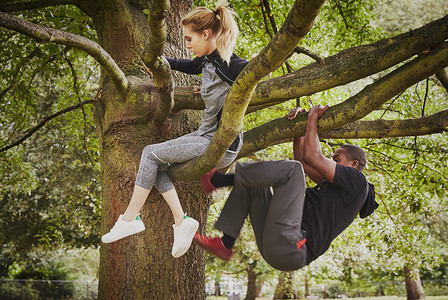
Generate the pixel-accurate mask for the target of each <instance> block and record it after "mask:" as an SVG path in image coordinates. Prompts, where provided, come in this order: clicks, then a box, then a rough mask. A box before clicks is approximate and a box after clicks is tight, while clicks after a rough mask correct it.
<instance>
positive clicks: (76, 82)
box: [64, 57, 95, 166]
mask: <svg viewBox="0 0 448 300" xmlns="http://www.w3.org/2000/svg"><path fill="white" fill-rule="evenodd" d="M64 59H65V61H66V62H67V64H68V65H69V67H70V70H71V72H72V76H73V89H74V90H75V93H76V98H78V103H82V100H81V96H80V95H79V86H78V75H77V74H76V70H75V68H74V67H73V64H72V62H71V61H70V59H68V58H67V57H64ZM81 111H82V115H83V121H84V134H83V136H82V141H83V146H84V151H85V152H86V154H87V158H88V159H89V161H90V163H91V164H92V166H94V165H95V164H94V162H93V160H92V158H91V157H90V153H89V148H88V147H87V140H86V135H87V121H86V120H87V115H86V111H85V110H84V106H81Z"/></svg>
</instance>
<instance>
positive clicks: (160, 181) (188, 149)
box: [135, 132, 241, 194]
mask: <svg viewBox="0 0 448 300" xmlns="http://www.w3.org/2000/svg"><path fill="white" fill-rule="evenodd" d="M209 143H210V139H209V138H206V137H204V136H202V135H199V134H197V132H193V133H190V134H187V135H184V136H181V137H178V138H176V139H173V140H169V141H166V142H163V143H159V144H153V145H148V146H146V147H145V148H144V149H143V152H142V157H141V159H140V166H139V169H138V173H137V178H136V180H135V184H136V185H138V186H141V187H143V188H145V189H148V190H151V188H152V187H153V186H155V187H156V188H157V190H158V191H159V192H160V193H161V194H163V193H165V192H168V191H170V190H172V189H174V185H173V182H172V181H171V178H170V177H169V176H168V174H167V172H166V170H167V169H168V167H169V166H170V165H171V164H174V163H183V162H186V161H189V160H191V159H193V158H196V157H199V156H200V155H202V154H203V153H204V151H205V149H206V148H207V146H208V144H209ZM239 148H241V145H240V147H239ZM238 150H239V149H238ZM237 154H238V152H236V153H229V152H227V153H226V154H225V155H224V157H223V159H222V161H221V162H220V164H219V165H218V166H217V167H218V168H224V167H227V166H228V165H230V164H231V163H232V162H233V161H234V160H235V158H236V155H237Z"/></svg>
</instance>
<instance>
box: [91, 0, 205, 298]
mask: <svg viewBox="0 0 448 300" xmlns="http://www.w3.org/2000/svg"><path fill="white" fill-rule="evenodd" d="M102 5H103V7H104V8H105V10H104V14H97V16H98V18H101V19H96V18H95V17H94V22H95V24H97V26H96V28H97V30H98V31H99V32H98V36H99V37H100V38H99V40H100V44H101V45H102V47H103V48H105V49H106V50H107V51H108V53H109V54H110V55H111V57H112V58H113V59H114V60H115V61H116V62H117V65H119V66H120V68H121V69H122V70H123V71H124V72H125V74H126V78H127V80H128V81H129V83H130V85H129V86H130V88H129V91H128V92H127V93H126V94H125V95H124V96H123V95H122V94H120V93H117V92H116V90H115V88H114V85H112V83H111V82H110V81H109V80H108V77H107V76H104V74H103V76H102V82H101V93H100V95H101V96H100V98H99V101H98V104H97V105H96V113H95V121H96V124H97V128H98V135H99V138H100V145H101V166H102V187H103V203H102V224H101V228H102V232H103V233H105V232H107V231H108V230H110V228H111V227H112V226H113V224H114V223H115V221H116V220H117V218H118V216H119V214H122V213H123V212H124V211H125V209H126V207H127V204H128V202H129V200H130V198H131V195H132V191H133V187H134V182H135V176H136V173H137V170H138V165H139V161H140V155H141V153H142V149H143V148H144V147H145V146H146V145H149V144H153V143H158V142H163V141H165V140H168V139H173V138H176V137H178V136H181V135H184V134H186V133H189V132H191V131H193V130H194V129H195V128H197V126H198V123H199V121H200V119H199V118H198V116H199V115H198V113H197V112H185V111H183V112H180V113H178V114H176V115H175V116H174V117H173V119H172V122H173V124H172V127H171V130H170V131H169V132H166V133H165V134H164V135H163V136H161V135H160V134H159V132H158V131H156V130H151V128H152V127H151V122H152V120H153V118H154V114H155V109H156V107H157V103H158V101H159V100H160V97H159V94H158V93H157V92H156V91H155V88H154V84H153V81H152V78H151V75H150V74H149V73H148V71H147V69H146V67H145V65H144V63H143V59H142V58H141V57H140V53H142V52H143V50H144V48H145V46H146V45H145V43H146V41H145V36H146V35H147V32H148V31H149V26H148V22H147V18H146V16H145V15H144V14H143V13H142V11H141V9H137V8H136V7H134V6H132V5H129V4H128V2H127V1H118V0H117V1H113V2H107V1H102ZM171 7H172V8H171V9H172V11H176V12H178V14H169V16H168V19H167V20H166V21H167V23H168V24H169V25H168V26H167V30H168V31H169V32H168V35H167V36H168V41H167V46H166V50H165V53H164V54H165V55H167V56H176V57H187V54H186V53H185V52H183V50H182V36H181V30H180V25H179V24H180V23H179V18H180V15H183V14H185V13H186V12H187V11H188V10H190V9H191V7H192V1H171ZM148 8H149V7H148ZM179 53H181V54H179ZM173 77H174V79H175V80H176V81H177V82H182V83H183V84H185V83H190V84H191V83H192V82H191V80H190V81H189V79H188V78H187V77H186V76H182V75H179V74H174V75H173ZM175 187H176V190H177V192H178V194H179V197H180V199H181V203H182V206H183V209H184V211H185V212H187V213H188V215H190V216H192V217H194V218H195V219H197V220H198V221H199V222H200V224H201V226H205V224H206V222H207V212H208V208H209V206H210V201H209V199H208V198H207V197H206V196H205V195H204V194H203V193H202V192H201V190H200V186H199V185H198V183H197V182H193V181H190V182H175ZM141 218H142V220H143V222H144V223H145V226H146V230H145V231H144V232H142V233H139V234H137V235H134V236H130V237H127V238H125V239H122V240H119V241H117V242H115V243H112V244H101V249H100V257H101V258H100V274H99V294H98V299H108V300H109V299H205V273H204V269H205V262H204V252H203V251H202V250H200V249H199V248H198V247H196V246H194V245H193V246H192V247H191V249H190V250H189V251H188V252H187V253H186V254H185V255H183V256H182V257H180V258H177V259H175V258H173V257H172V256H171V248H172V243H173V229H172V224H173V217H172V214H171V211H170V209H169V207H168V205H167V204H166V203H165V201H164V200H163V198H162V197H161V196H160V194H159V193H158V191H157V190H155V189H153V190H152V191H151V193H150V195H149V197H148V199H147V200H146V203H145V205H144V207H143V209H142V211H141Z"/></svg>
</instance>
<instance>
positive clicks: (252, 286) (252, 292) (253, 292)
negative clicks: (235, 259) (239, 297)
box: [244, 260, 257, 300]
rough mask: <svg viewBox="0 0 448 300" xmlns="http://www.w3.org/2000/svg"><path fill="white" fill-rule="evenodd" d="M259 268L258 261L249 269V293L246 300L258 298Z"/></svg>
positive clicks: (251, 264) (250, 265)
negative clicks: (257, 270)
mask: <svg viewBox="0 0 448 300" xmlns="http://www.w3.org/2000/svg"><path fill="white" fill-rule="evenodd" d="M256 266H257V261H256V260H255V261H253V262H252V263H250V264H249V266H248V267H247V292H246V298H244V299H245V300H255V297H256V296H257V273H256V272H255V267H256Z"/></svg>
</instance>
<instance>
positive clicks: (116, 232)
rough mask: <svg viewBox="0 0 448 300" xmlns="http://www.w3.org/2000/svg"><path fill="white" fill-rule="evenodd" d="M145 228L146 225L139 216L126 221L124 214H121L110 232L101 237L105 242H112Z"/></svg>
mask: <svg viewBox="0 0 448 300" xmlns="http://www.w3.org/2000/svg"><path fill="white" fill-rule="evenodd" d="M143 230H145V225H144V224H143V222H142V220H141V219H140V217H139V216H137V217H136V218H135V219H134V220H132V221H131V222H126V221H125V220H123V215H120V216H119V217H118V220H117V222H116V223H115V225H114V227H112V229H111V230H110V231H109V233H106V234H105V235H103V236H102V237H101V241H102V242H103V243H112V242H115V241H117V240H119V239H122V238H124V237H127V236H130V235H132V234H135V233H138V232H141V231H143Z"/></svg>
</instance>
